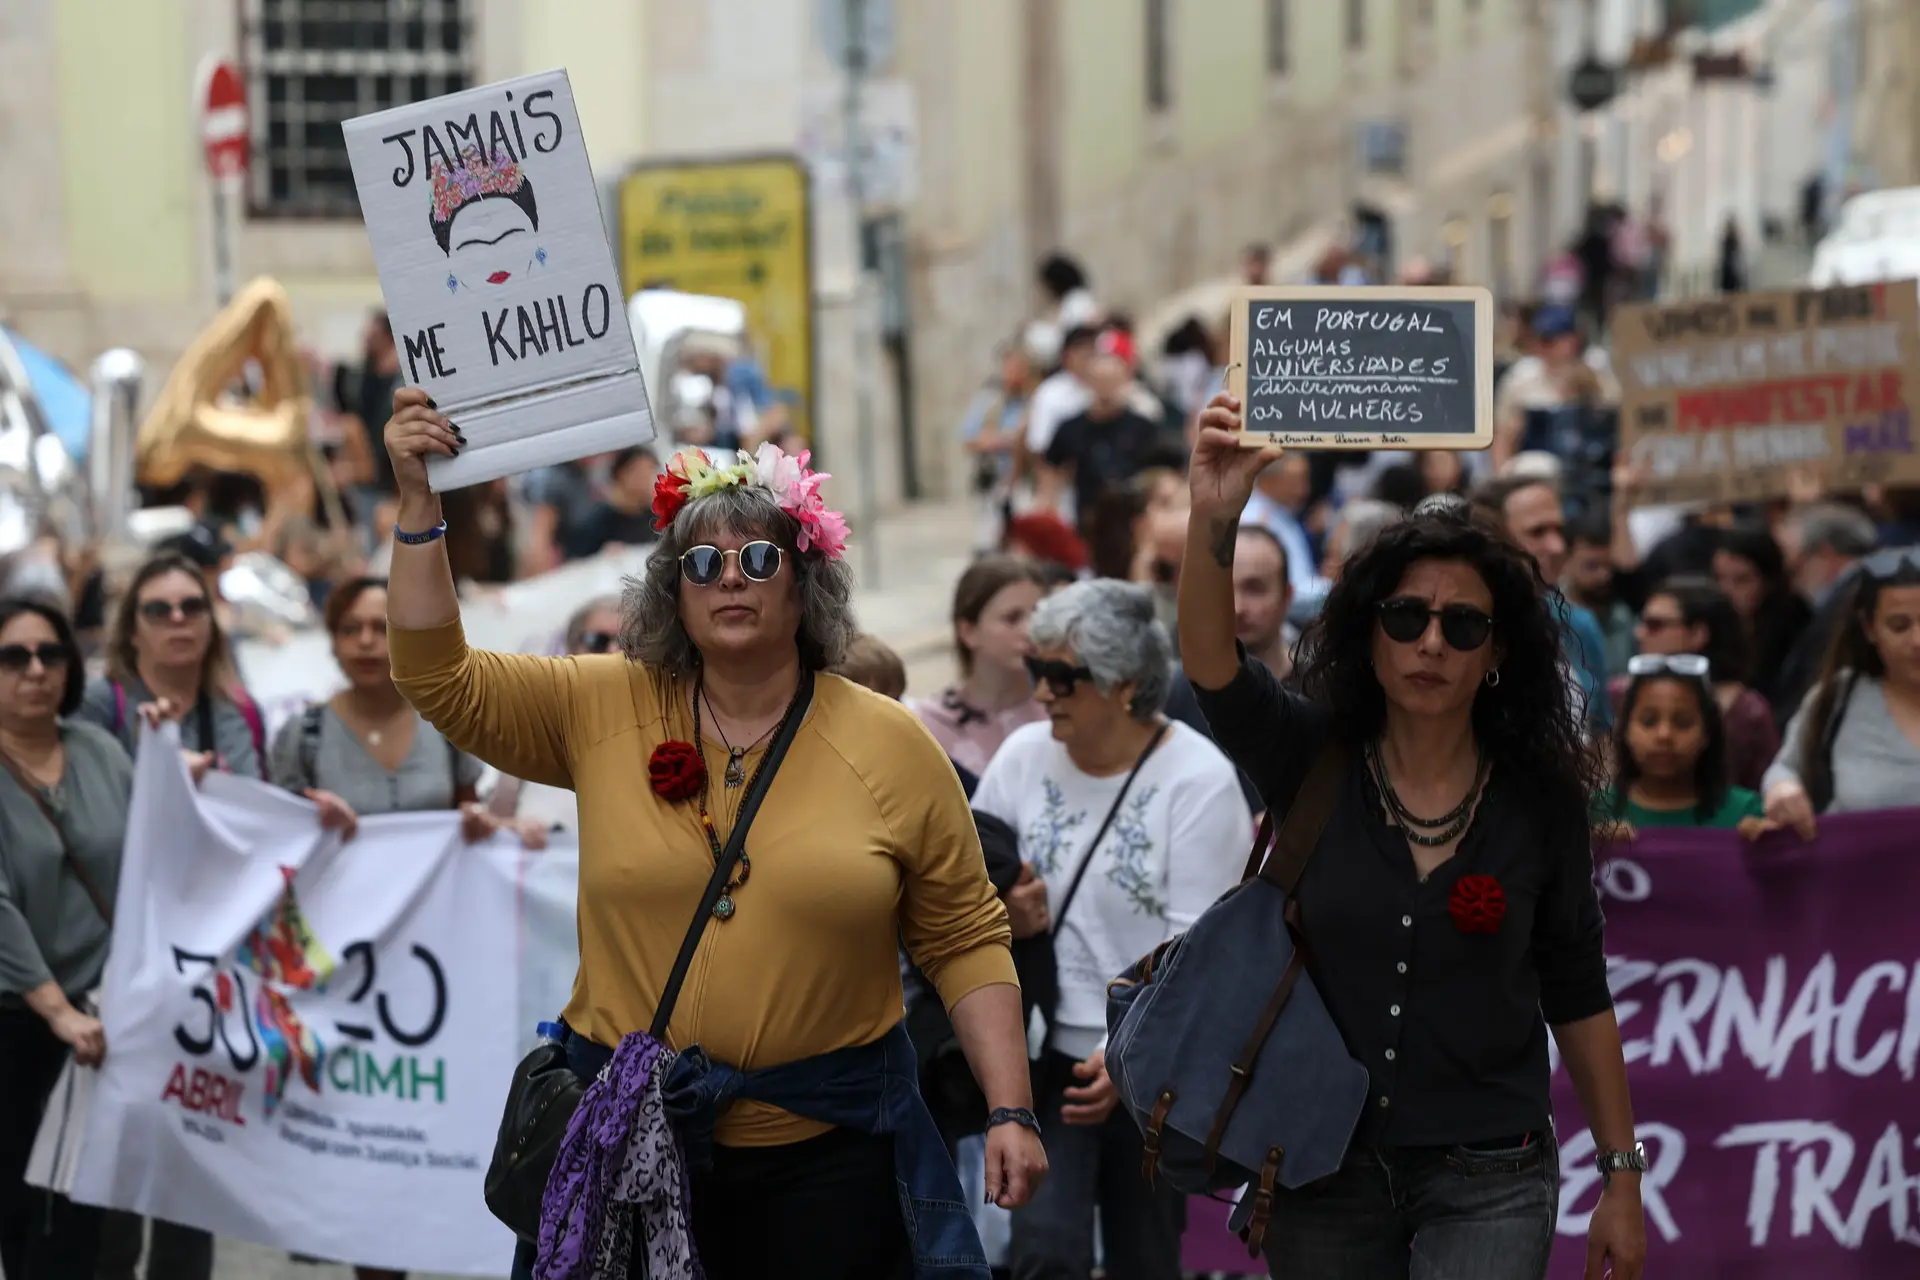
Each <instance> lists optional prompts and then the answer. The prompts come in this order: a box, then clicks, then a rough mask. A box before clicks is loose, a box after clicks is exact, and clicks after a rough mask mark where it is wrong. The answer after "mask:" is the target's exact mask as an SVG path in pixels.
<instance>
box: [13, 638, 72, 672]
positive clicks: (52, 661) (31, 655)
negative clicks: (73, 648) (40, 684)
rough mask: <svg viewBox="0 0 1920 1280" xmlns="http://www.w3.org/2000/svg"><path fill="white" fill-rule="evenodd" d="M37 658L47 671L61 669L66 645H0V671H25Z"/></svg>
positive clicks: (63, 664) (65, 659) (65, 655)
mask: <svg viewBox="0 0 1920 1280" xmlns="http://www.w3.org/2000/svg"><path fill="white" fill-rule="evenodd" d="M35 658H38V659H39V660H40V665H41V666H42V667H45V668H46V669H47V670H48V671H54V670H57V669H63V668H65V667H66V665H67V660H68V654H67V646H65V645H63V644H4V645H0V671H9V672H12V673H13V674H15V675H18V674H20V673H21V672H22V671H25V670H26V669H27V668H28V667H30V666H32V665H33V660H34V659H35Z"/></svg>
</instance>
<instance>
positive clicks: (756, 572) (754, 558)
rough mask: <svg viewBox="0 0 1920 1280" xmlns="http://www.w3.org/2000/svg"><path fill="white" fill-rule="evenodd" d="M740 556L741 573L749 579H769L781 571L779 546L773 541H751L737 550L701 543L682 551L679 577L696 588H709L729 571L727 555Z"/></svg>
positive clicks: (761, 580)
mask: <svg viewBox="0 0 1920 1280" xmlns="http://www.w3.org/2000/svg"><path fill="white" fill-rule="evenodd" d="M728 556H738V557H739V559H740V572H741V573H742V574H744V575H745V576H746V579H747V581H749V582H766V581H768V580H770V579H771V578H772V577H773V576H774V575H775V574H777V573H779V572H780V548H779V547H778V546H776V545H775V544H773V543H771V542H766V541H757V542H749V543H748V544H747V545H746V546H744V547H741V548H740V549H739V550H738V551H727V550H723V549H721V548H719V547H713V546H707V545H706V544H704V543H703V544H701V545H700V546H697V547H688V548H687V549H686V550H685V551H683V552H682V553H681V554H680V576H681V577H683V578H685V579H686V580H687V581H688V582H691V583H692V584H693V585H694V586H696V587H710V586H712V585H713V584H714V583H716V582H718V581H720V575H721V574H723V573H725V572H726V571H727V557H728Z"/></svg>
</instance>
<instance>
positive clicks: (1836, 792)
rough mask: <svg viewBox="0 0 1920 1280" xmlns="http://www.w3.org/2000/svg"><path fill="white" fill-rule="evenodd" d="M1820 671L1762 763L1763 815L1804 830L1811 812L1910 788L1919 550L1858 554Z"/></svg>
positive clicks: (1910, 793)
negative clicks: (1774, 753)
mask: <svg viewBox="0 0 1920 1280" xmlns="http://www.w3.org/2000/svg"><path fill="white" fill-rule="evenodd" d="M1844 590H1846V591H1848V592H1849V593H1850V599H1849V600H1848V601H1847V607H1846V609H1845V613H1844V616H1845V618H1846V621H1845V622H1844V623H1843V624H1842V625H1841V628H1840V630H1839V631H1838V632H1837V633H1836V634H1835V635H1834V638H1833V643H1832V645H1831V646H1830V647H1829V648H1828V649H1827V657H1826V662H1825V663H1824V665H1823V666H1822V668H1821V671H1820V678H1819V680H1818V681H1817V682H1816V683H1815V684H1814V686H1813V688H1812V689H1810V690H1809V691H1808V693H1807V697H1806V700H1805V701H1804V702H1802V703H1801V704H1800V710H1799V711H1797V712H1795V713H1794V717H1793V719H1792V720H1791V721H1789V722H1788V724H1787V733H1786V740H1785V741H1784V742H1783V743H1782V744H1781V746H1780V754H1779V756H1778V757H1777V758H1775V760H1774V762H1773V767H1772V768H1770V769H1768V770H1767V783H1766V798H1767V817H1769V818H1771V819H1772V820H1773V821H1774V822H1776V823H1778V824H1779V825H1781V826H1783V827H1792V828H1793V829H1794V830H1796V831H1798V832H1799V833H1800V834H1801V835H1802V836H1804V837H1806V838H1807V839H1809V840H1810V839H1812V838H1813V833H1814V818H1815V815H1816V814H1821V813H1859V812H1861V811H1863V810H1869V809H1900V808H1906V807H1908V806H1910V805H1912V804H1913V798H1914V796H1915V795H1916V794H1920V550H1914V549H1912V548H1908V549H1905V550H1895V551H1881V552H1878V553H1876V554H1874V555H1871V556H1869V557H1867V558H1866V559H1865V560H1863V561H1861V562H1860V568H1859V571H1858V573H1857V574H1856V575H1855V580H1854V583H1853V585H1852V586H1850V587H1847V588H1844Z"/></svg>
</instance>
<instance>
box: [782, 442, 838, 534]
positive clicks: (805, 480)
mask: <svg viewBox="0 0 1920 1280" xmlns="http://www.w3.org/2000/svg"><path fill="white" fill-rule="evenodd" d="M810 457H812V453H811V451H803V452H802V453H801V454H800V455H799V457H798V458H797V459H796V461H797V462H798V463H799V465H800V477H799V479H797V480H795V481H794V483H793V487H792V489H791V490H789V493H788V498H787V501H785V502H783V503H782V504H781V505H782V506H784V507H786V508H787V510H788V511H790V512H792V513H793V518H794V519H795V520H797V521H798V522H799V524H800V536H799V537H798V538H796V539H795V540H794V541H795V542H796V543H797V544H798V546H799V548H800V550H802V551H808V550H814V551H818V552H819V553H820V554H821V555H823V556H825V557H826V558H827V559H829V560H837V559H839V558H840V553H841V552H842V551H844V550H846V547H847V521H846V517H845V516H843V515H841V514H840V513H839V512H838V511H832V510H829V509H828V507H827V503H826V499H824V498H822V497H821V496H820V482H821V481H823V480H830V479H832V473H831V472H827V471H808V470H807V469H806V466H807V459H808V458H810Z"/></svg>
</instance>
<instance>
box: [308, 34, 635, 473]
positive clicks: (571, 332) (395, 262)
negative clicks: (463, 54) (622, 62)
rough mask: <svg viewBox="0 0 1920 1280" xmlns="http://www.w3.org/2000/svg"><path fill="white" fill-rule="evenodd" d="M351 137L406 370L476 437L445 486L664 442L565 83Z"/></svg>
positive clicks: (393, 120)
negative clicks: (657, 438) (657, 433)
mask: <svg viewBox="0 0 1920 1280" xmlns="http://www.w3.org/2000/svg"><path fill="white" fill-rule="evenodd" d="M343 128H344V130H345V132H346V139H347V154H348V157H349V159H350V160H351V161H352V164H353V180H354V185H355V186H356V187H357V188H358V189H359V193H360V209H361V212H362V214H364V215H365V217H366V222H367V237H368V239H370V240H371V241H372V242H373V258H374V263H375V265H376V266H377V267H378V268H379V271H380V289H381V292H382V293H384V294H385V295H386V300H387V313H388V315H389V316H390V317H391V318H392V320H393V334H394V340H395V342H396V343H397V344H398V345H399V348H400V359H401V370H402V372H403V374H404V375H405V377H406V379H407V381H408V382H409V383H410V384H412V385H413V386H417V387H423V388H425V389H426V391H427V393H428V394H429V395H431V396H432V397H433V398H434V401H435V402H436V403H437V404H438V405H439V407H440V411H441V412H442V413H444V414H446V415H447V417H449V418H451V419H452V420H453V421H454V423H455V424H456V425H458V426H459V427H460V429H461V431H462V432H463V433H464V434H465V436H466V438H467V447H466V448H465V449H464V450H462V451H461V454H460V456H459V457H458V458H452V459H444V458H443V459H437V460H435V461H434V462H433V463H432V464H431V466H430V471H431V474H432V477H433V482H434V485H435V487H437V488H442V489H446V488H457V487H459V486H461V485H469V484H476V483H479V482H480V481H483V480H491V479H494V478H496V477H499V476H503V475H508V474H510V473H512V472H515V471H524V470H527V469H529V468H531V467H536V466H543V465H546V464H549V463H555V462H564V461H566V460H568V459H570V458H579V457H584V456H586V455H588V454H592V453H601V452H604V451H607V450H610V449H618V448H622V447H625V446H627V445H633V444H644V443H645V442H647V441H648V440H651V439H652V438H653V418H652V414H651V413H650V412H649V410H648V407H647V395H646V388H645V386H644V385H643V383H642V380H641V377H640V360H639V357H638V355H637V354H636V353H635V351H634V345H633V335H632V333H631V332H630V331H629V330H628V328H627V315H626V307H625V302H624V298H623V295H622V293H621V290H620V275H619V272H618V271H617V270H615V268H614V262H613V254H612V252H611V251H610V250H609V249H608V247H607V234H606V228H605V227H604V225H603V224H602V222H601V218H600V198H599V194H598V192H597V190H596V189H595V187H594V182H593V167H592V165H591V163H590V162H589V161H588V159H587V147H586V142H585V140H584V139H582V137H581V136H580V120H579V117H578V116H577V115H576V114H575V112H574V106H573V90H572V88H571V87H570V86H569V85H568V83H567V73H566V72H564V71H548V72H543V73H541V74H539V75H532V76H522V77H521V78H519V79H517V80H504V81H501V82H500V83H498V84H490V85H485V86H482V87H480V88H478V89H467V90H463V91H462V92H460V93H454V94H448V95H447V96H446V97H443V98H434V99H431V100H430V101H427V102H419V103H415V104H413V105H412V106H406V107H395V108H393V109H392V110H389V111H381V112H377V113H375V114H373V115H368V116H360V117H357V118H355V119H352V120H349V121H347V122H346V124H345V125H344V126H343Z"/></svg>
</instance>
